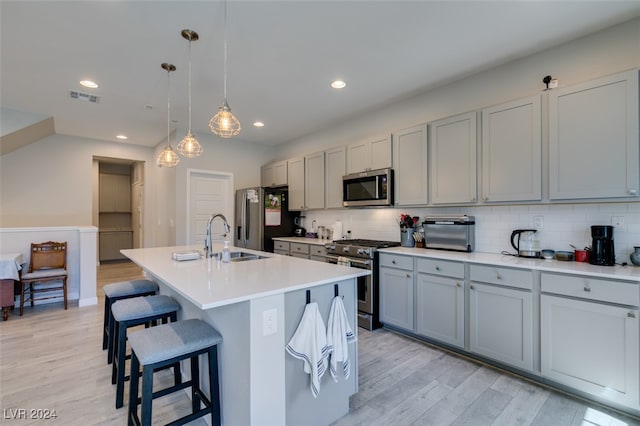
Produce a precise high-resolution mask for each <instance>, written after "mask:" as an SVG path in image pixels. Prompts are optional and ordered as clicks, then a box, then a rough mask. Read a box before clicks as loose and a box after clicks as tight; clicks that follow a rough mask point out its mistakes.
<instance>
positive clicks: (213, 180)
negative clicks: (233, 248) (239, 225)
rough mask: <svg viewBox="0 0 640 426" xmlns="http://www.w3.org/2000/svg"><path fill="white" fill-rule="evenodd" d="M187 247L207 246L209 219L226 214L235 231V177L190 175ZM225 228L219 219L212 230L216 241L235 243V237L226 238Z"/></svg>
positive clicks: (205, 173) (209, 174) (217, 174)
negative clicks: (224, 234)
mask: <svg viewBox="0 0 640 426" xmlns="http://www.w3.org/2000/svg"><path fill="white" fill-rule="evenodd" d="M187 207H188V230H187V244H188V245H190V244H203V246H204V240H205V238H206V230H207V222H208V221H209V217H210V216H211V215H213V214H216V213H222V214H223V215H224V216H225V217H226V218H227V220H228V221H229V226H231V228H232V229H233V223H232V222H233V184H232V181H231V176H230V175H227V174H219V173H215V172H202V171H190V174H189V197H188V200H187ZM223 233H224V226H223V223H222V221H221V220H218V219H216V220H215V221H214V222H213V223H212V226H211V234H212V239H213V241H218V242H222V241H224V240H225V239H227V240H229V241H233V235H228V236H227V237H226V238H225V237H223V236H222V234H223Z"/></svg>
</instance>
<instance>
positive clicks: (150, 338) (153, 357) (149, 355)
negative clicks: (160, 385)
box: [127, 319, 222, 426]
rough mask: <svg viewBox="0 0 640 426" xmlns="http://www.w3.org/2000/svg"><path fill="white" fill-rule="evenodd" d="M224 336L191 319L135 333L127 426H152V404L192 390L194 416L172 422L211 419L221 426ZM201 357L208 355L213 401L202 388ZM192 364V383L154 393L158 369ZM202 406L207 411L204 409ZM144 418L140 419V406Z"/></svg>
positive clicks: (176, 385)
mask: <svg viewBox="0 0 640 426" xmlns="http://www.w3.org/2000/svg"><path fill="white" fill-rule="evenodd" d="M221 342H222V336H221V335H220V333H218V332H217V331H216V330H215V329H214V328H213V327H211V326H210V325H209V324H207V323H205V322H203V321H201V320H198V319H189V320H183V321H178V322H174V323H169V324H163V325H159V326H157V327H152V328H146V329H144V330H141V331H137V332H133V333H131V335H130V336H129V343H130V344H131V384H130V391H129V413H128V416H127V418H128V422H127V423H128V425H140V424H142V425H151V424H152V402H153V399H155V398H159V397H162V396H165V395H168V394H170V393H173V392H176V391H179V390H182V389H186V388H188V387H190V388H191V414H188V415H186V416H184V417H182V418H180V419H178V420H175V421H173V422H171V423H170V424H171V425H182V424H185V423H188V422H191V421H193V420H194V419H196V418H198V417H202V416H205V415H207V414H210V415H211V423H212V424H213V425H215V426H220V424H221V418H222V417H221V412H220V382H219V378H218V344H219V343H221ZM201 354H207V355H208V358H207V359H208V370H209V374H208V378H209V390H210V397H209V398H208V397H207V395H205V394H204V392H203V390H202V388H201V386H200V365H199V364H200V361H199V356H200V355H201ZM187 359H188V360H190V363H189V364H190V365H191V379H190V380H189V381H187V382H184V383H177V382H176V383H175V384H174V385H173V386H170V387H168V388H165V389H162V390H158V391H155V392H154V391H153V373H154V372H155V371H157V370H159V369H162V368H166V367H168V366H170V365H175V363H179V362H180V361H182V360H187ZM141 366H142V392H141V394H142V397H138V387H139V382H140V374H139V373H140V367H141ZM201 404H202V405H204V407H202V408H201ZM139 405H140V406H141V410H140V412H141V414H140V417H138V406H139Z"/></svg>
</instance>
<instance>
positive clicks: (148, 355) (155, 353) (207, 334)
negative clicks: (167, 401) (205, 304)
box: [129, 319, 222, 366]
mask: <svg viewBox="0 0 640 426" xmlns="http://www.w3.org/2000/svg"><path fill="white" fill-rule="evenodd" d="M220 342H222V336H221V335H220V333H218V331H216V329H214V328H213V327H211V326H210V325H209V324H207V323H205V322H203V321H200V320H197V319H189V320H183V321H178V322H173V323H170V324H165V325H162V326H157V327H152V328H149V329H147V330H141V331H137V332H134V333H131V334H130V335H129V344H130V345H131V349H132V350H134V351H135V353H136V355H137V356H138V360H139V361H140V365H142V366H144V365H147V364H154V363H156V362H160V361H163V360H166V359H170V358H174V357H177V356H182V355H185V354H188V353H191V352H196V351H199V350H201V349H204V348H208V347H210V346H215V345H217V344H218V343H220Z"/></svg>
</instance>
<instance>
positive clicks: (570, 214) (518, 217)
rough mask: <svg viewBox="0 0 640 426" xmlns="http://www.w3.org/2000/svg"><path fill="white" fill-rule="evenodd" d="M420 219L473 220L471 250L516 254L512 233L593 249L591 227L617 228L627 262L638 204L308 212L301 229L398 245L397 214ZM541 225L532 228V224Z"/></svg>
mask: <svg viewBox="0 0 640 426" xmlns="http://www.w3.org/2000/svg"><path fill="white" fill-rule="evenodd" d="M402 213H406V214H411V215H412V216H419V217H420V221H421V222H422V220H424V217H425V216H427V215H447V214H456V215H457V214H467V215H470V216H471V215H473V216H475V217H476V247H475V251H478V252H487V253H499V252H501V251H509V252H514V250H513V248H512V247H511V244H510V242H509V239H510V236H511V231H513V230H514V229H518V228H532V229H538V232H537V234H536V236H537V238H538V239H539V240H540V245H541V248H543V249H545V248H549V249H552V250H572V248H571V246H570V244H573V245H574V246H576V247H579V248H582V247H585V246H590V245H591V225H615V229H614V232H613V238H614V246H615V250H616V262H617V263H622V262H629V254H631V252H632V251H633V247H634V246H640V203H593V204H551V205H549V204H544V205H511V206H476V207H446V208H445V207H443V208H406V209H401V208H393V209H391V208H388V209H344V210H315V211H308V212H306V214H305V215H306V218H305V227H306V229H307V231H310V230H311V228H312V225H313V221H314V220H315V226H316V227H317V226H319V225H323V226H331V225H332V224H333V223H334V222H335V221H336V220H340V221H342V223H343V230H344V233H345V234H346V232H347V230H350V231H351V237H352V238H369V239H378V240H389V241H400V231H399V225H398V221H399V219H400V214H402ZM540 223H541V224H542V226H536V224H540Z"/></svg>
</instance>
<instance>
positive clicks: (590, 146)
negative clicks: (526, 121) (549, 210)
mask: <svg viewBox="0 0 640 426" xmlns="http://www.w3.org/2000/svg"><path fill="white" fill-rule="evenodd" d="M638 108H639V107H638V70H633V71H628V72H625V73H621V74H616V75H613V76H609V77H604V78H600V79H598V80H595V81H591V82H588V83H584V84H581V85H577V86H574V87H568V88H563V89H558V90H553V91H552V92H550V93H549V198H550V199H552V200H561V199H580V198H584V199H588V198H620V197H637V196H639V195H640V165H639V162H640V157H639V145H640V140H639V137H638V132H639V130H638V120H639V119H638V114H639V112H638Z"/></svg>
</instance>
